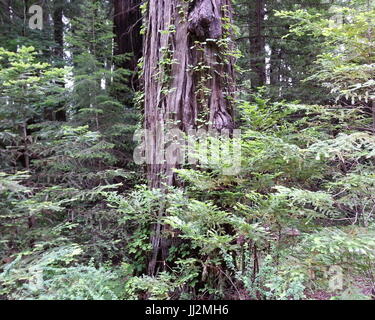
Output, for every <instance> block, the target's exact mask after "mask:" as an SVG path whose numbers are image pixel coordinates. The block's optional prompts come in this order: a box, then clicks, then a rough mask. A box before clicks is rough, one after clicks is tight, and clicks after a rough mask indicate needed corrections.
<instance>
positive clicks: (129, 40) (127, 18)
mask: <svg viewBox="0 0 375 320" xmlns="http://www.w3.org/2000/svg"><path fill="white" fill-rule="evenodd" d="M141 3H142V1H141V0H114V19H113V20H114V21H113V22H114V33H115V40H116V48H115V55H123V54H129V55H130V56H129V57H128V58H127V59H126V60H125V61H124V62H122V63H120V64H118V67H121V68H124V69H127V70H130V71H132V72H133V75H132V77H131V78H130V79H129V81H128V83H127V85H128V87H130V88H132V89H134V90H137V89H138V84H139V83H138V78H137V65H138V60H139V58H141V57H142V35H141V27H142V14H141V9H140V5H141Z"/></svg>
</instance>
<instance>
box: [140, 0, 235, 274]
mask: <svg viewBox="0 0 375 320" xmlns="http://www.w3.org/2000/svg"><path fill="white" fill-rule="evenodd" d="M231 21H232V8H231V3H230V0H195V1H192V2H190V3H188V2H184V1H180V0H155V1H150V2H149V8H148V16H147V20H146V27H147V33H146V37H145V41H144V52H143V56H144V70H143V71H144V75H143V85H144V91H145V101H144V109H145V110H144V112H145V129H146V131H147V134H146V137H145V144H146V150H147V151H146V158H147V163H148V168H147V176H148V181H149V185H150V187H151V188H162V187H163V185H164V184H166V185H173V184H175V178H174V174H173V169H174V168H175V167H177V165H178V161H177V159H178V154H174V157H173V158H172V159H169V161H168V163H165V162H164V161H163V160H164V146H163V144H162V139H160V137H161V136H162V135H161V134H160V133H161V132H162V131H163V130H166V131H168V132H171V130H173V129H179V130H182V131H183V132H185V133H187V132H188V131H189V130H191V129H196V128H198V127H200V126H205V127H206V128H207V129H214V130H218V131H220V130H223V129H229V130H231V129H233V126H234V124H233V118H232V102H233V98H234V91H235V88H234V70H233V66H234V58H233V56H232V55H231V52H232V50H233V47H232V44H231V41H230V36H231V31H232V30H231V24H230V23H231ZM162 214H163V210H161V212H160V215H162ZM162 231H163V230H162V227H161V226H160V225H156V226H155V228H154V237H153V239H152V243H153V248H154V251H153V257H152V259H151V262H150V265H149V273H150V274H154V272H155V266H156V261H157V260H159V261H160V259H157V257H158V252H159V249H160V247H161V251H162V252H163V251H164V252H165V246H164V245H163V240H162V239H161V235H160V234H161V233H162ZM163 256H164V254H163ZM163 256H162V257H161V260H162V261H163V260H164V257H163Z"/></svg>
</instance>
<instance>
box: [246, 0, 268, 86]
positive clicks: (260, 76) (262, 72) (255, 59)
mask: <svg viewBox="0 0 375 320" xmlns="http://www.w3.org/2000/svg"><path fill="white" fill-rule="evenodd" d="M251 7H252V10H251V11H252V14H249V18H250V19H251V20H252V21H253V22H251V21H250V23H249V27H250V29H249V32H250V57H251V58H250V60H251V63H250V65H251V70H252V74H253V75H252V79H251V80H252V81H251V83H252V85H251V86H252V87H253V88H257V87H260V86H263V85H265V84H266V52H265V46H266V44H265V37H264V19H265V3H264V0H256V1H255V3H254V4H251Z"/></svg>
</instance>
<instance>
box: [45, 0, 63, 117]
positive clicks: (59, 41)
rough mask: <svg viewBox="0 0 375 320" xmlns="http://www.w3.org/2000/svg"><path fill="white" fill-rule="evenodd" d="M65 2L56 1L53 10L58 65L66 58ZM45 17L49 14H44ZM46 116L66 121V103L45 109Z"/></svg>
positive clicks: (54, 50) (54, 49)
mask: <svg viewBox="0 0 375 320" xmlns="http://www.w3.org/2000/svg"><path fill="white" fill-rule="evenodd" d="M63 7H64V3H63V2H55V3H54V7H53V11H52V20H53V38H54V42H55V43H54V48H53V53H54V56H55V58H56V61H57V65H60V64H62V62H63V59H64V22H63V15H64V13H63ZM44 16H45V17H46V16H47V15H44ZM59 85H60V86H61V87H64V86H65V83H64V82H59ZM45 118H46V119H47V120H49V121H66V111H65V110H64V105H62V104H60V105H58V106H56V107H54V108H50V109H47V110H45Z"/></svg>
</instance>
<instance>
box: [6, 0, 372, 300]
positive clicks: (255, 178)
mask: <svg viewBox="0 0 375 320" xmlns="http://www.w3.org/2000/svg"><path fill="white" fill-rule="evenodd" d="M294 2H295V1H282V2H280V1H267V19H265V20H264V21H263V23H264V24H265V29H263V30H265V31H264V32H265V34H264V36H265V38H266V39H268V38H269V39H270V40H269V41H268V40H266V44H267V48H268V49H267V50H265V52H264V54H266V55H267V59H265V61H266V66H264V68H266V69H267V68H273V71H272V72H270V73H269V74H268V75H267V77H268V78H269V81H266V83H264V85H263V86H261V87H258V88H254V87H252V86H251V85H249V82H251V80H253V77H254V74H253V73H252V72H250V71H249V70H247V69H249V68H250V67H251V61H252V60H254V59H259V57H257V56H256V54H257V53H254V52H253V51H252V48H251V47H250V49H249V45H250V44H249V43H247V42H246V41H249V42H250V40H246V41H245V42H244V41H242V40H243V39H239V40H238V43H239V49H240V50H241V52H242V56H241V58H240V59H239V61H238V65H239V68H238V69H241V70H238V71H240V72H239V76H238V79H239V86H238V87H239V89H238V90H239V92H238V101H237V102H236V109H237V110H236V113H237V119H236V122H237V125H238V128H239V129H241V133H242V134H241V138H236V139H239V140H237V141H236V142H237V143H239V144H240V145H241V150H242V151H241V152H242V153H241V170H240V171H239V172H237V173H236V174H235V175H229V176H228V175H224V174H223V172H225V170H224V169H225V166H226V165H227V164H226V163H223V162H222V161H220V159H216V158H215V156H216V155H215V152H213V153H212V154H210V160H211V161H210V163H211V164H213V165H211V166H207V165H204V161H203V160H202V161H201V162H200V163H201V165H196V166H185V167H182V168H179V169H176V174H177V175H178V177H179V181H180V185H179V186H175V187H172V186H166V187H165V189H163V190H159V189H153V190H151V189H149V188H148V187H147V181H146V179H145V175H144V174H143V172H144V170H143V169H144V168H143V167H141V166H137V165H135V164H134V161H133V150H134V142H133V140H132V137H133V132H134V131H135V129H136V128H137V127H140V126H141V122H142V117H141V116H140V112H139V109H137V107H136V103H129V101H131V98H132V97H133V96H135V97H139V96H141V95H142V93H139V92H138V93H134V92H132V90H131V89H130V88H127V87H126V86H125V84H124V83H126V81H125V80H126V78H127V77H129V76H130V75H131V74H132V73H131V72H130V71H129V70H124V69H122V68H118V67H117V68H115V67H114V65H115V61H121V60H122V59H126V57H124V56H121V55H118V56H115V55H114V54H113V52H114V42H113V37H114V35H113V34H112V30H113V24H112V21H111V20H112V19H111V13H112V4H111V2H110V1H86V0H82V1H75V2H73V3H71V2H69V4H68V3H67V4H66V8H65V9H64V15H65V19H67V20H68V21H69V22H66V23H65V24H64V35H65V36H66V37H65V40H64V45H65V48H64V52H65V56H64V57H63V59H58V58H56V57H55V56H54V55H53V54H51V52H52V51H53V48H54V47H55V46H56V43H55V39H53V32H52V33H51V32H48V30H49V29H51V30H52V29H53V25H52V26H51V25H48V26H46V28H47V29H45V30H43V31H40V32H38V31H36V30H33V31H30V30H28V29H27V24H26V23H25V21H24V20H23V19H22V15H21V12H22V10H21V9H22V8H21V7H22V1H15V3H16V4H15V6H14V13H15V14H14V16H6V15H5V14H4V17H2V19H1V20H0V30H6V29H7V28H8V24H11V25H13V24H14V25H15V26H16V27H15V28H12V32H11V33H9V34H8V35H6V34H5V35H3V33H1V37H0V102H1V104H0V298H3V299H224V298H225V299H254V300H256V299H259V300H287V299H322V298H323V299H330V298H331V299H371V290H373V292H374V288H375V273H374V270H375V269H374V268H375V135H374V133H375V125H374V123H375V121H374V119H375V102H374V101H375V92H374V88H375V85H374V76H375V60H374V59H375V58H374V52H375V50H374V46H375V40H374V34H375V30H374V21H375V19H374V18H375V7H374V4H372V3H371V1H360V0H358V1H353V2H352V3H351V4H350V6H349V5H347V4H346V2H345V1H343V2H340V1H337V6H336V7H335V8H334V11H328V10H327V8H329V5H328V4H327V3H321V2H320V1H299V3H298V4H295V3H294ZM47 3H48V10H49V12H53V10H56V8H55V7H54V6H53V4H52V1H47ZM1 5H3V4H2V3H1ZM253 6H254V1H250V0H241V1H235V9H236V10H237V12H238V15H236V21H235V23H236V29H237V31H238V35H237V36H238V38H248V39H250V38H251V36H252V35H251V34H247V32H248V30H250V31H251V30H252V29H251V28H252V27H251V23H249V22H248V21H245V20H246V19H245V18H246V16H245V17H244V16H242V13H243V12H245V11H246V10H249V11H251V10H253ZM143 9H145V7H144V8H143ZM245 9H246V10H245ZM4 12H5V11H4ZM0 14H1V13H0ZM332 14H336V15H337V14H338V15H339V16H340V17H341V18H342V23H333V20H332V16H331V15H332ZM8 20H9V21H8ZM275 25H276V26H275ZM21 44H24V45H21ZM254 54H255V58H254ZM267 61H268V62H267ZM141 62H142V61H141ZM140 64H141V63H140ZM267 64H268V67H267ZM275 70H277V72H276V71H275ZM119 91H121V92H126V97H124V96H119V95H118V92H119ZM134 100H137V98H135V99H134ZM50 110H54V111H53V112H54V113H56V111H62V112H64V114H65V116H64V119H56V117H55V116H54V117H51V116H50V112H49V111H50ZM215 139H218V138H212V140H211V144H212V145H215V143H216V144H219V145H220V144H222V143H223V141H221V140H217V141H215ZM228 139H229V138H228ZM230 141H232V140H230ZM196 156H197V155H196ZM161 210H163V211H164V212H166V213H167V214H166V215H160V211H161ZM155 223H161V224H164V225H166V226H167V228H166V229H165V234H163V238H164V239H166V241H168V243H169V244H170V247H169V251H168V258H167V260H166V261H165V262H164V265H163V266H159V269H158V273H157V275H155V276H150V275H148V274H147V263H148V260H149V257H150V255H151V250H152V246H151V243H150V237H151V236H152V235H151V230H152V225H154V224H155ZM340 276H341V277H340ZM335 280H337V281H336V282H335Z"/></svg>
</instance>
